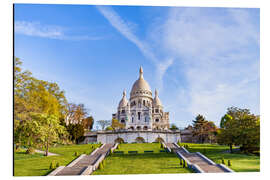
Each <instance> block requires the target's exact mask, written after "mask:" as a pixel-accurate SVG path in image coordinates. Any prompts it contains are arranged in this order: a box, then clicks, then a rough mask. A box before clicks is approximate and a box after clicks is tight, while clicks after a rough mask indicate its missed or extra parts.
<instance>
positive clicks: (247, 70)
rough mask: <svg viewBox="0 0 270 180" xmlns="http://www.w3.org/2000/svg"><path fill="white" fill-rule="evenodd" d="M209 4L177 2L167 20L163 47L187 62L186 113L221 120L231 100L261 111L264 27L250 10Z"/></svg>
mask: <svg viewBox="0 0 270 180" xmlns="http://www.w3.org/2000/svg"><path fill="white" fill-rule="evenodd" d="M207 10H209V9H207V8H206V9H205V8H180V9H179V8H173V9H172V10H171V11H170V13H169V17H168V20H167V22H166V23H164V24H163V35H164V37H165V35H166V38H163V44H164V48H165V49H166V50H167V51H168V52H170V53H172V57H173V58H175V59H177V60H179V61H178V62H181V63H182V64H184V66H182V71H183V72H184V73H183V77H184V78H185V79H186V81H187V82H188V85H187V88H185V91H186V93H184V94H185V96H187V95H188V96H189V98H190V102H189V103H188V104H187V105H186V109H187V112H186V113H191V114H192V115H193V116H195V115H197V114H198V113H201V114H204V115H205V116H206V117H207V118H208V119H209V120H212V121H215V122H216V123H217V124H219V123H218V122H219V120H220V117H221V116H222V115H223V114H224V113H225V112H226V108H227V107H229V106H239V107H242V108H250V109H251V111H252V112H254V113H259V27H258V26H257V24H255V23H254V21H253V20H254V19H253V17H252V16H251V15H250V12H249V11H248V10H244V9H243V10H239V9H227V10H225V11H223V13H222V10H221V9H220V11H219V12H220V14H219V13H218V12H215V14H214V13H213V12H212V14H211V13H210V14H209V13H208V11H207ZM179 88H183V87H179ZM182 94H183V93H182ZM179 98H180V99H181V98H185V97H179ZM176 116H178V117H181V116H182V114H181V115H179V114H178V115H176Z"/></svg>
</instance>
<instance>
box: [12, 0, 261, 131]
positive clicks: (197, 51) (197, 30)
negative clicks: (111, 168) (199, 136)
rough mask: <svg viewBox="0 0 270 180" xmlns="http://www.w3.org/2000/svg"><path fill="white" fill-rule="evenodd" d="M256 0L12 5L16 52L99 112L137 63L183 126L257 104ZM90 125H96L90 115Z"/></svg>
mask: <svg viewBox="0 0 270 180" xmlns="http://www.w3.org/2000/svg"><path fill="white" fill-rule="evenodd" d="M259 14H260V12H259V9H236V8H187V7H186V8H181V7H147V6H92V5H34V4H32V5H31V4H16V5H15V22H14V24H15V56H16V57H19V58H21V59H22V61H23V63H24V64H23V67H24V69H27V70H30V71H31V72H32V73H33V75H34V76H35V77H37V78H40V79H43V80H48V81H52V82H56V83H58V84H59V86H60V87H61V88H62V89H64V90H65V92H66V97H67V99H68V100H69V102H74V103H84V104H85V105H86V107H87V108H88V109H89V110H90V113H91V114H92V115H93V116H94V118H95V120H100V119H110V118H111V114H112V113H115V111H116V108H117V105H118V103H119V101H120V99H121V97H122V92H123V90H124V89H126V90H127V93H128V94H129V92H130V90H131V87H132V85H133V83H134V82H135V80H136V79H137V78H138V71H139V67H140V66H143V69H144V78H145V79H146V80H147V81H148V83H149V84H150V86H151V89H152V92H154V90H155V88H157V89H158V90H159V96H160V99H161V101H162V103H163V105H164V108H165V110H166V111H169V112H170V121H171V123H175V124H176V125H177V126H179V127H186V126H187V125H189V124H191V123H192V120H193V119H194V118H195V116H196V115H197V114H199V113H200V114H203V115H204V116H205V117H206V119H207V120H210V121H214V122H215V123H216V125H219V121H220V118H221V116H222V115H224V114H225V113H226V109H227V107H230V106H237V107H240V108H249V109H250V110H251V112H252V113H255V114H259V113H260V109H259V108H260V101H259V99H260V94H259V93H260V89H259V83H260V70H259V66H260V63H259V60H260V54H259V51H260V34H259V32H260V29H259V25H260V17H259ZM94 126H95V125H94Z"/></svg>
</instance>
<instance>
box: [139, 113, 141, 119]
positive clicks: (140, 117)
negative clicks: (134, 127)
mask: <svg viewBox="0 0 270 180" xmlns="http://www.w3.org/2000/svg"><path fill="white" fill-rule="evenodd" d="M140 119H141V112H138V120H140Z"/></svg>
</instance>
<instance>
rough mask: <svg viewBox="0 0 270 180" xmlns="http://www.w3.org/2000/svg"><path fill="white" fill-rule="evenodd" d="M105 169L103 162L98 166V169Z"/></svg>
mask: <svg viewBox="0 0 270 180" xmlns="http://www.w3.org/2000/svg"><path fill="white" fill-rule="evenodd" d="M103 168H104V166H103V164H102V161H101V162H100V163H99V166H98V169H103Z"/></svg>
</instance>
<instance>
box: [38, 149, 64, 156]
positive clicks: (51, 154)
mask: <svg viewBox="0 0 270 180" xmlns="http://www.w3.org/2000/svg"><path fill="white" fill-rule="evenodd" d="M35 152H36V153H41V154H45V151H41V150H38V149H36V150H35ZM48 156H59V154H55V153H51V152H48Z"/></svg>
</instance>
